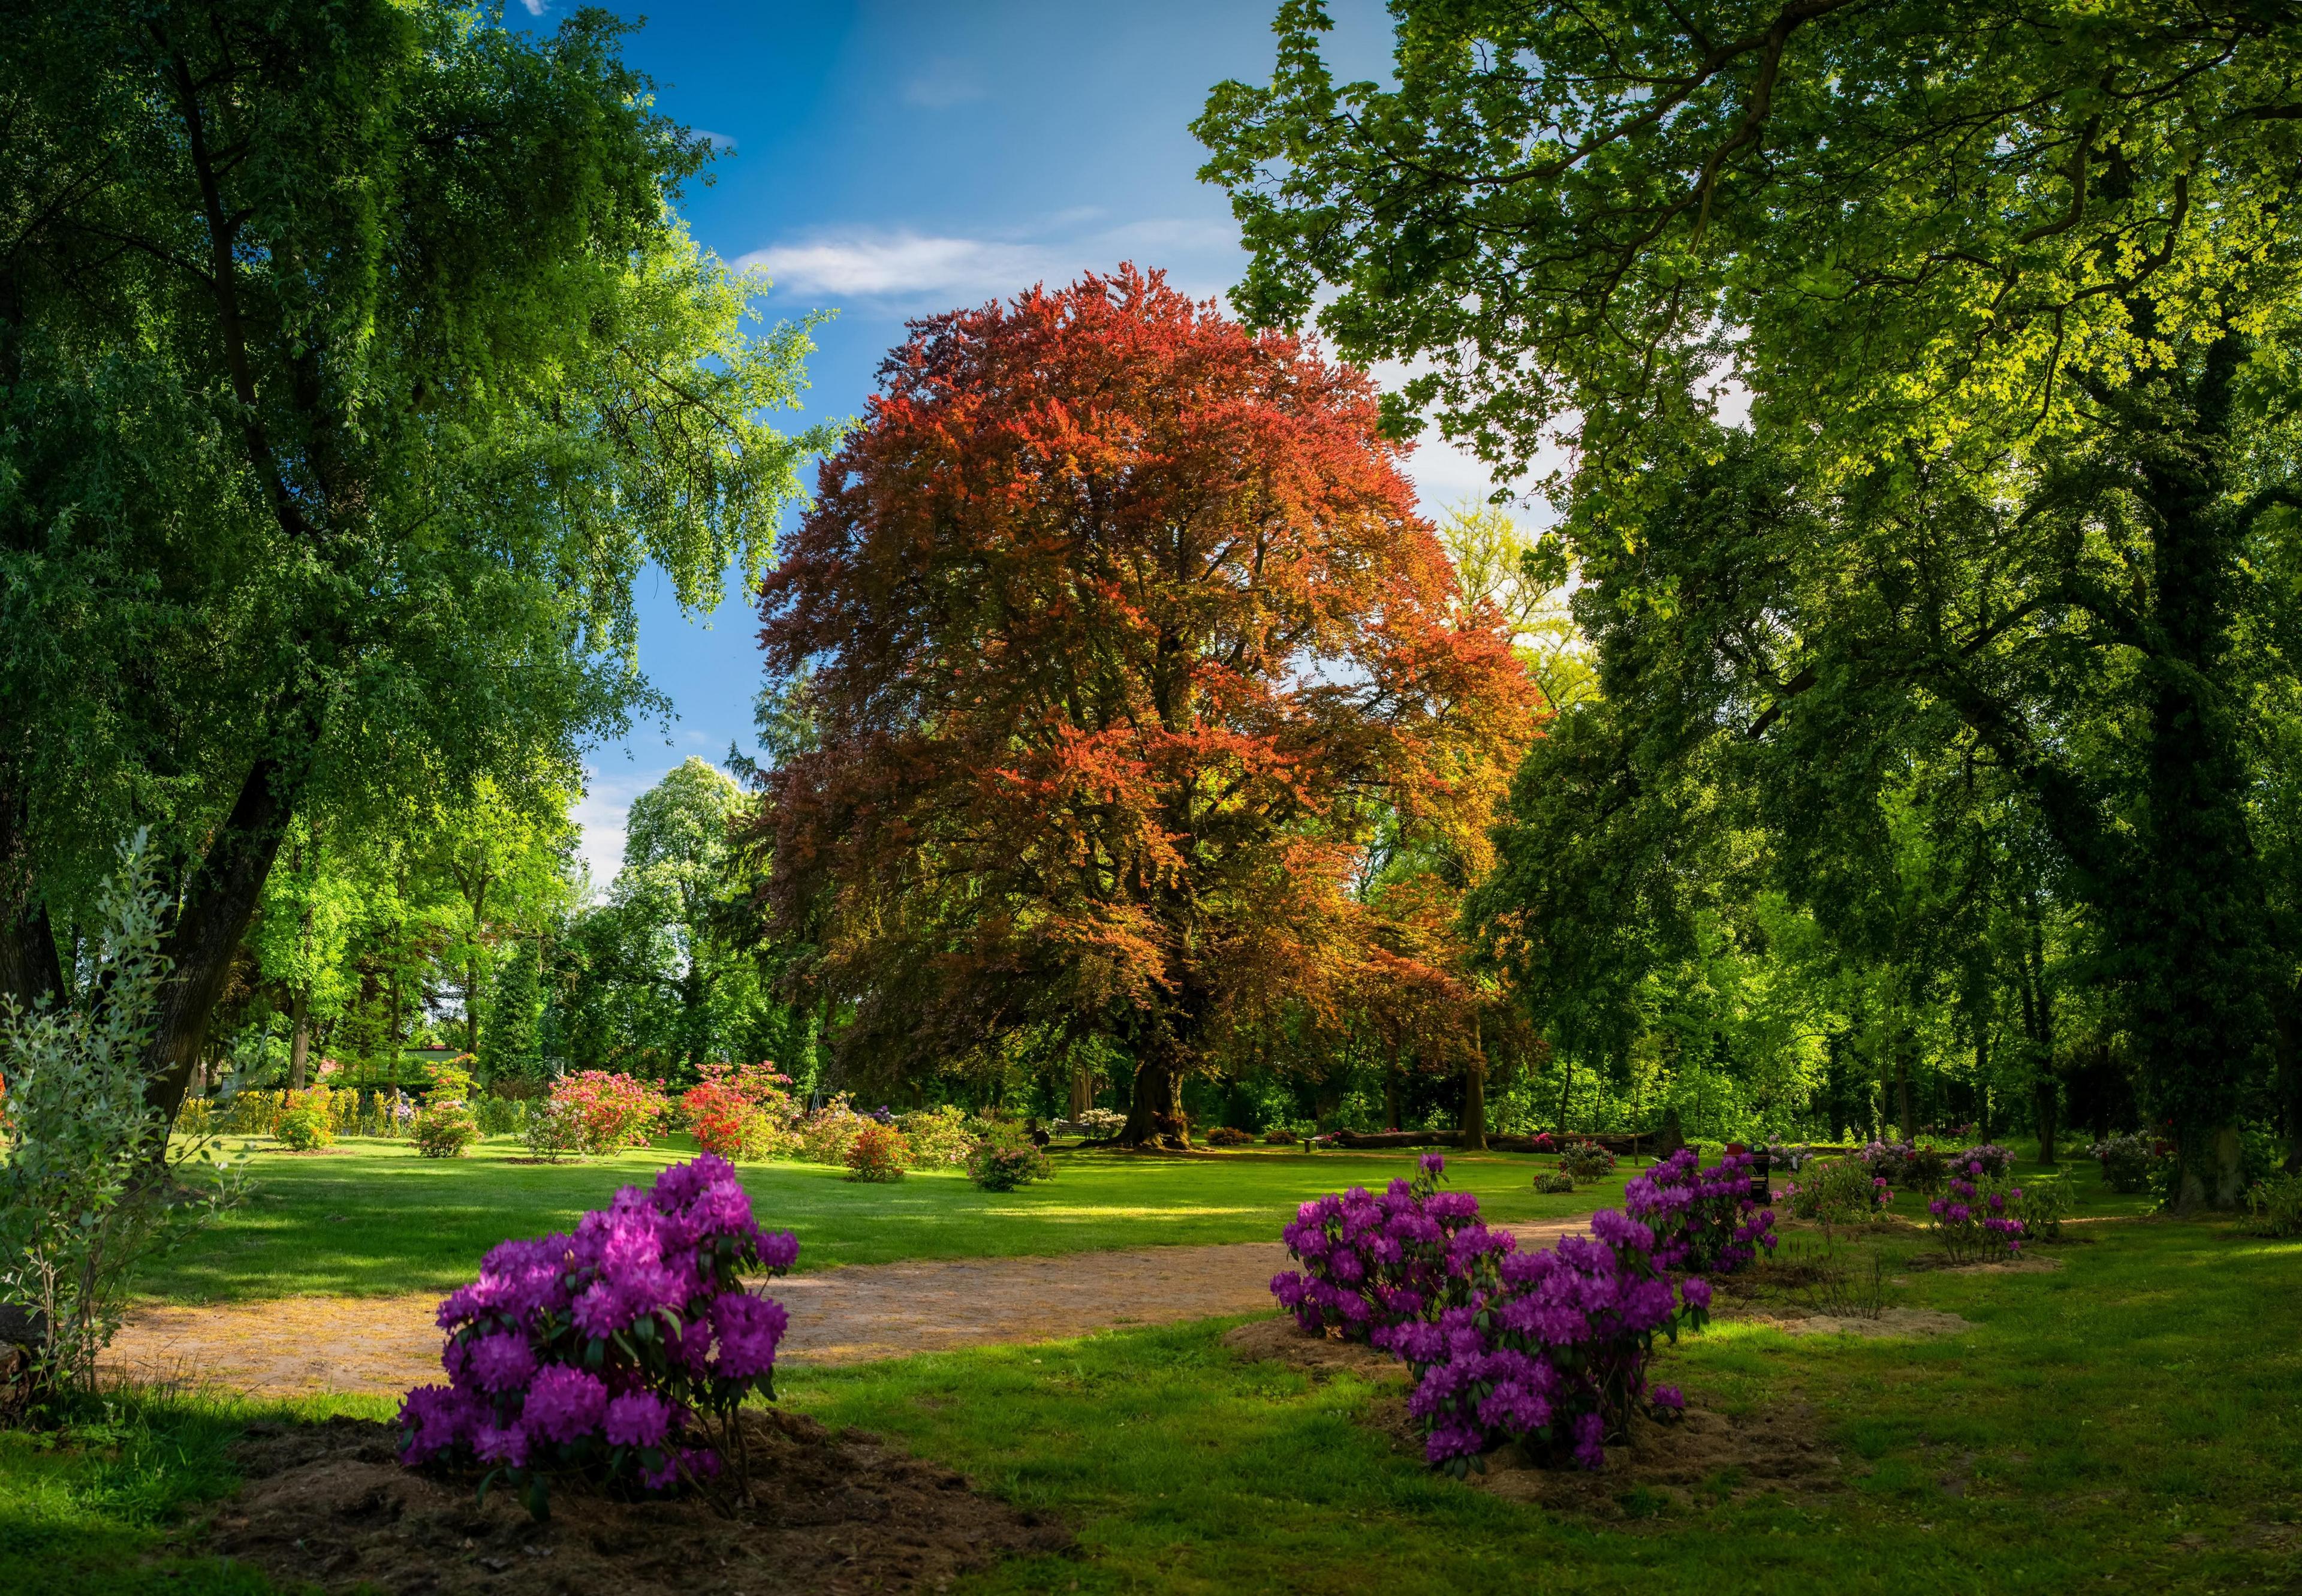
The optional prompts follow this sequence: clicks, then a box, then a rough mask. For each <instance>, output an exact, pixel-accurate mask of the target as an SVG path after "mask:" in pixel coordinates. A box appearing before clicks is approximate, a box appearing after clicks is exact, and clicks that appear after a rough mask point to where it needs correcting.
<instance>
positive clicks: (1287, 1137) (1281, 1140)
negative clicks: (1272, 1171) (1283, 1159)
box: [1263, 1125, 1297, 1147]
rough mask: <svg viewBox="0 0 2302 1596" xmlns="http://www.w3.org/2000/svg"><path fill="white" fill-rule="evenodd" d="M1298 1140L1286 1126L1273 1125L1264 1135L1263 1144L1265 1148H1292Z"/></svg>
mask: <svg viewBox="0 0 2302 1596" xmlns="http://www.w3.org/2000/svg"><path fill="white" fill-rule="evenodd" d="M1296 1140H1297V1138H1296V1135H1295V1133H1294V1132H1293V1131H1292V1130H1289V1129H1287V1127H1286V1126H1284V1125H1273V1127H1272V1128H1271V1129H1270V1130H1266V1131H1264V1133H1263V1142H1264V1146H1265V1147H1293V1146H1294V1145H1295V1143H1296Z"/></svg>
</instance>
